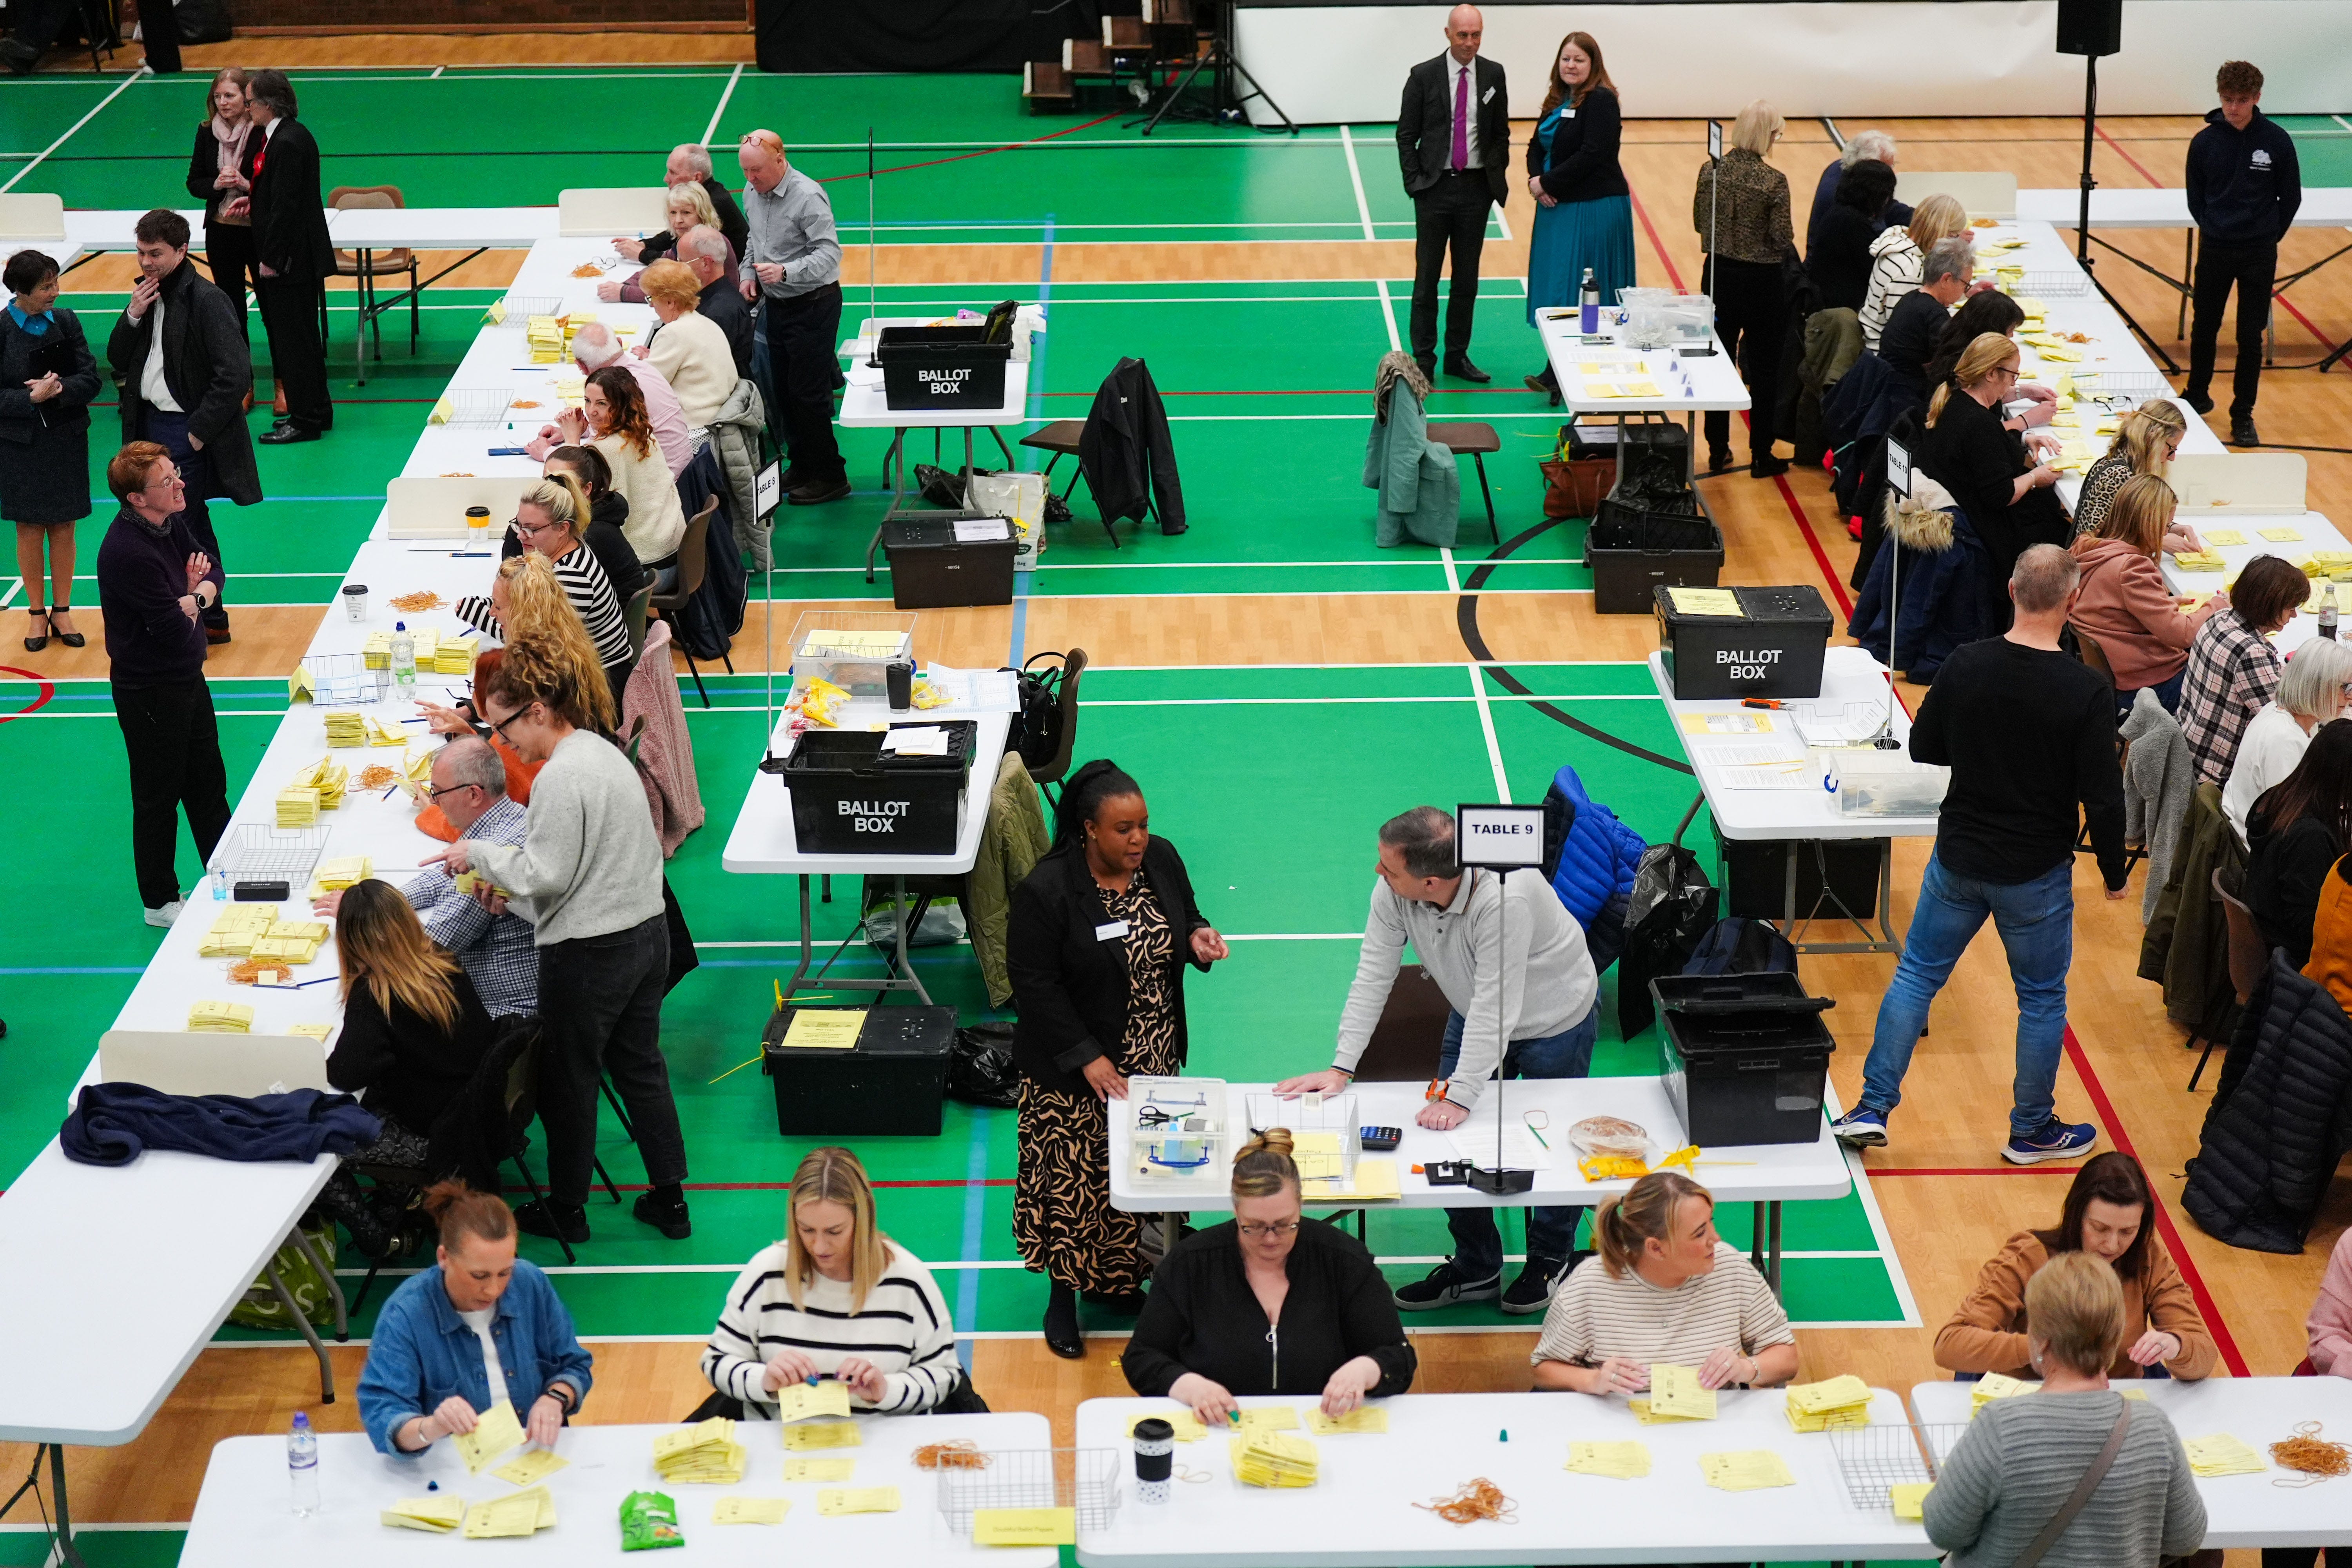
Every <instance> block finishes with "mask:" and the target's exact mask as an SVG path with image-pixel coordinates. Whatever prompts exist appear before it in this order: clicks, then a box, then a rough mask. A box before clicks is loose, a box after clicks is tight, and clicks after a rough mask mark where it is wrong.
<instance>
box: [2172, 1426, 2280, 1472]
mask: <svg viewBox="0 0 2352 1568" xmlns="http://www.w3.org/2000/svg"><path fill="white" fill-rule="evenodd" d="M2180 1447H2182V1449H2183V1450H2185V1451H2186V1452H2187V1453H2188V1455H2189V1468H2190V1469H2191V1470H2193V1471H2195V1472H2196V1473H2197V1474H2199V1475H2200V1476H2258V1475H2261V1474H2262V1473H2263V1471H2264V1470H2266V1469H2268V1468H2270V1467H2269V1466H2268V1465H2266V1464H2264V1463H2263V1457H2262V1456H2261V1455H2260V1454H2258V1453H2256V1452H2254V1450H2253V1449H2252V1448H2250V1447H2247V1446H2246V1445H2245V1444H2244V1443H2242V1442H2241V1441H2239V1440H2238V1439H2237V1438H2235V1437H2232V1436H2230V1435H2229V1434H2228V1433H2227V1432H2216V1433H2214V1434H2213V1435H2212V1436H2210V1437H2184V1438H2183V1439H2181V1443H2180Z"/></svg>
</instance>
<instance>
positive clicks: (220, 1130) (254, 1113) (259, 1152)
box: [58, 1083, 383, 1165]
mask: <svg viewBox="0 0 2352 1568" xmlns="http://www.w3.org/2000/svg"><path fill="white" fill-rule="evenodd" d="M382 1135H383V1122H382V1121H380V1120H378V1119H377V1118H376V1117H375V1116H373V1115H372V1114H370V1113H369V1112H368V1111H367V1110H364V1109H362V1107H361V1105H360V1102H359V1101H358V1100H354V1099H352V1097H351V1096H350V1095H348V1094H328V1093H325V1092H323V1091H321V1090H320V1089H295V1090H294V1091H293V1092H291V1093H289V1094H265V1095H261V1096H258V1097H257V1098H255V1099H252V1100H239V1099H237V1098H236V1096H235V1095H228V1094H201V1095H192V1094H165V1093H163V1091H162V1090H160V1089H149V1088H148V1087H147V1086H146V1085H144V1084H139V1083H93V1084H85V1085H84V1086H83V1087H82V1091H81V1098H80V1100H79V1101H77V1102H76V1104H75V1106H74V1110H73V1114H71V1115H70V1116H68V1117H67V1118H66V1121H65V1125H64V1126H63V1127H61V1128H59V1129H58V1142H59V1143H60V1144H62V1145H63V1146H64V1148H65V1152H66V1158H68V1160H74V1161H78V1162H79V1163H82V1164H85V1165H128V1164H129V1163H131V1161H133V1160H135V1159H137V1158H138V1157H139V1154H140V1152H141V1151H142V1150H144V1149H173V1150H178V1151H180V1152H183V1153H188V1154H209V1155H211V1156H212V1157H213V1158H215V1159H216V1160H247V1161H251V1160H303V1161H310V1160H315V1159H317V1158H318V1157H319V1156H320V1154H321V1153H332V1154H349V1153H352V1152H354V1151H356V1150H360V1149H363V1148H365V1147H367V1146H368V1145H369V1144H370V1143H373V1142H375V1141H376V1139H377V1138H379V1137H380V1136H382Z"/></svg>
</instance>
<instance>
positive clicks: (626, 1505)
mask: <svg viewBox="0 0 2352 1568" xmlns="http://www.w3.org/2000/svg"><path fill="white" fill-rule="evenodd" d="M685 1544H686V1532H685V1531H682V1530H680V1529H678V1527H677V1504H676V1503H675V1502H672V1501H671V1500H669V1499H668V1498H667V1497H665V1496H663V1495H662V1494H661V1493H660V1492H631V1493H630V1494H629V1495H628V1496H626V1497H625V1498H623V1499H622V1500H621V1550H622V1551H624V1552H650V1551H653V1550H654V1549H656V1547H662V1546H683V1545H685Z"/></svg>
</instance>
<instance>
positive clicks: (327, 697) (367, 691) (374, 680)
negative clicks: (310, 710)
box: [302, 653, 392, 704]
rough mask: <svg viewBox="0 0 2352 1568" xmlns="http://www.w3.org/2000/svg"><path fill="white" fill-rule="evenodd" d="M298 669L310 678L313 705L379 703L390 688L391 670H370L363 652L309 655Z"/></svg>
mask: <svg viewBox="0 0 2352 1568" xmlns="http://www.w3.org/2000/svg"><path fill="white" fill-rule="evenodd" d="M302 668H303V670H304V671H305V672H306V673H308V674H309V676H310V700H312V701H313V702H318V703H321V704H325V703H337V704H341V703H358V702H380V701H382V700H383V694H384V693H385V692H387V691H389V690H391V689H392V671H391V670H389V669H370V668H368V667H367V655H365V654H363V653H320V654H311V655H310V656H309V657H307V658H304V659H303V660H302Z"/></svg>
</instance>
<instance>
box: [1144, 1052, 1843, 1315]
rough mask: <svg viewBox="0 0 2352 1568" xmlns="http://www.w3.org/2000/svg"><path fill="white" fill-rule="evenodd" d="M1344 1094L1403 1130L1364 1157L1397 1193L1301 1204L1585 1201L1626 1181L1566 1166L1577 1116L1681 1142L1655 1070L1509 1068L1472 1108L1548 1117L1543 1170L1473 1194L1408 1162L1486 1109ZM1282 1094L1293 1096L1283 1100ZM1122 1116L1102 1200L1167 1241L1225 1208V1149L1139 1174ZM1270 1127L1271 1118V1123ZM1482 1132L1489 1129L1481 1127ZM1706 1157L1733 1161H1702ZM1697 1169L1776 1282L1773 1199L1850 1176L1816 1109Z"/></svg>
mask: <svg viewBox="0 0 2352 1568" xmlns="http://www.w3.org/2000/svg"><path fill="white" fill-rule="evenodd" d="M1273 1087H1274V1086H1273V1085H1272V1084H1268V1083H1229V1084H1227V1085H1226V1086H1225V1107H1226V1114H1227V1118H1228V1120H1229V1121H1230V1123H1231V1124H1233V1125H1234V1126H1239V1125H1241V1124H1243V1123H1244V1121H1247V1120H1250V1119H1249V1118H1248V1116H1247V1112H1246V1106H1247V1097H1248V1096H1251V1095H1267V1094H1270V1093H1271V1092H1272V1090H1273ZM1346 1092H1348V1093H1349V1094H1352V1095H1354V1096H1355V1098H1356V1120H1357V1121H1358V1122H1359V1123H1360V1124H1361V1125H1364V1126H1367V1127H1395V1128H1397V1129H1398V1130H1399V1131H1401V1133H1402V1140H1401V1141H1400V1142H1399V1143H1398V1145H1397V1147H1396V1150H1395V1152H1393V1153H1387V1154H1376V1155H1371V1156H1369V1157H1370V1158H1374V1159H1392V1160H1394V1161H1395V1162H1396V1172H1397V1185H1398V1188H1399V1189H1400V1195H1399V1196H1397V1197H1395V1198H1390V1199H1385V1200H1376V1201H1375V1202H1374V1203H1372V1204H1367V1203H1366V1202H1365V1201H1364V1200H1362V1199H1360V1198H1349V1197H1334V1198H1323V1197H1310V1198H1308V1199H1307V1204H1308V1206H1310V1207H1314V1208H1332V1209H1340V1210H1366V1211H1369V1210H1370V1208H1372V1207H1381V1208H1423V1209H1430V1208H1445V1209H1467V1208H1492V1209H1503V1208H1529V1207H1560V1208H1591V1207H1593V1206H1594V1205H1598V1204H1599V1203H1600V1202H1601V1200H1602V1199H1603V1198H1606V1197H1609V1196H1610V1195H1612V1194H1618V1193H1622V1192H1625V1191H1627V1190H1628V1189H1630V1188H1631V1187H1632V1186H1633V1183H1632V1182H1631V1181H1630V1180H1620V1181H1609V1182H1588V1181H1586V1180H1585V1179H1584V1174H1583V1173H1582V1172H1580V1171H1579V1170H1578V1169H1577V1166H1576V1153H1575V1151H1574V1150H1572V1149H1570V1147H1569V1145H1568V1141H1567V1137H1566V1130H1567V1129H1568V1128H1569V1127H1570V1125H1572V1124H1573V1123H1575V1122H1578V1121H1582V1120H1583V1119H1584V1118H1585V1117H1588V1116H1617V1117H1622V1118H1623V1119H1624V1120H1626V1121H1632V1122H1633V1123H1635V1124H1637V1125H1638V1126H1640V1127H1642V1128H1643V1130H1644V1131H1647V1132H1648V1133H1649V1134H1650V1137H1651V1140H1652V1141H1653V1142H1655V1143H1656V1144H1657V1145H1658V1148H1659V1151H1660V1152H1665V1151H1668V1150H1673V1149H1679V1148H1681V1147H1683V1145H1684V1144H1685V1143H1687V1142H1689V1141H1690V1140H1689V1138H1688V1136H1687V1135H1686V1132H1685V1129H1684V1127H1683V1124H1682V1118H1681V1117H1679V1116H1677V1115H1676V1114H1675V1108H1674V1101H1673V1100H1671V1099H1670V1098H1669V1097H1668V1095H1667V1092H1666V1087H1665V1080H1664V1079H1663V1078H1656V1077H1626V1078H1557V1079H1554V1078H1515V1079H1502V1080H1498V1081H1496V1082H1493V1083H1489V1084H1488V1085H1487V1086H1486V1091H1485V1094H1484V1095H1483V1097H1482V1109H1484V1108H1485V1107H1486V1106H1488V1105H1491V1104H1493V1103H1495V1102H1496V1100H1498V1099H1499V1100H1500V1101H1501V1103H1502V1104H1503V1106H1504V1108H1505V1109H1504V1114H1506V1115H1507V1116H1508V1117H1510V1118H1512V1119H1513V1121H1517V1120H1518V1119H1520V1118H1522V1117H1524V1116H1525V1115H1526V1114H1527V1113H1528V1112H1529V1111H1535V1110H1541V1111H1543V1112H1545V1113H1546V1114H1547V1117H1548V1122H1549V1126H1550V1127H1551V1128H1553V1129H1556V1130H1557V1131H1552V1132H1548V1133H1544V1134H1542V1136H1543V1137H1545V1138H1547V1139H1549V1142H1551V1144H1552V1145H1553V1148H1552V1153H1551V1163H1550V1165H1549V1168H1547V1169H1543V1170H1538V1171H1537V1172H1536V1173H1535V1185H1534V1187H1533V1188H1532V1189H1531V1190H1529V1191H1528V1192H1524V1193H1512V1194H1504V1195H1497V1194H1490V1193H1482V1192H1478V1191H1476V1190H1475V1189H1474V1188H1470V1187H1465V1186H1432V1185H1430V1183H1429V1178H1428V1176H1427V1175H1426V1174H1424V1173H1422V1172H1420V1171H1416V1170H1415V1169H1414V1168H1413V1167H1414V1166H1416V1165H1423V1166H1425V1165H1427V1164H1429V1163H1433V1162H1435V1161H1441V1160H1452V1159H1454V1140H1455V1139H1456V1138H1457V1137H1458V1138H1463V1139H1465V1148H1466V1147H1470V1146H1472V1145H1470V1144H1469V1143H1468V1142H1466V1140H1467V1139H1468V1138H1469V1137H1470V1136H1471V1135H1472V1132H1473V1131H1475V1129H1476V1128H1477V1127H1478V1126H1480V1125H1481V1123H1482V1121H1484V1122H1492V1121H1493V1120H1494V1117H1493V1115H1492V1114H1491V1112H1490V1113H1489V1114H1487V1115H1486V1116H1485V1117H1484V1118H1480V1117H1477V1116H1475V1114H1474V1116H1473V1118H1472V1120H1471V1121H1469V1122H1466V1123H1465V1124H1464V1127H1463V1128H1459V1129H1456V1130H1455V1131H1454V1132H1453V1133H1445V1132H1433V1131H1430V1130H1429V1129H1428V1128H1425V1127H1421V1126H1417V1125H1415V1124H1414V1121H1413V1117H1414V1115H1415V1114H1416V1113H1418V1112H1419V1111H1420V1110H1421V1109H1422V1103H1423V1101H1422V1086H1421V1085H1420V1084H1418V1083H1358V1084H1355V1085H1354V1086H1353V1087H1351V1088H1350V1089H1348V1090H1347V1091H1346ZM1293 1103H1297V1102H1296V1101H1294V1102H1293ZM1130 1120H1131V1118H1130V1117H1127V1116H1122V1115H1118V1114H1113V1115H1112V1116H1111V1118H1110V1137H1109V1144H1108V1150H1107V1154H1108V1159H1109V1162H1110V1202H1111V1206H1112V1207H1113V1208H1115V1209H1118V1210H1121V1211H1122V1212H1125V1213H1128V1214H1159V1215H1166V1216H1167V1219H1166V1221H1165V1224H1166V1226H1167V1227H1168V1229H1169V1232H1170V1234H1169V1244H1170V1245H1171V1246H1173V1245H1174V1243H1175V1234H1174V1232H1175V1224H1176V1220H1175V1216H1176V1215H1178V1214H1180V1213H1188V1212H1190V1213H1199V1212H1207V1213H1212V1214H1224V1213H1229V1212H1230V1211H1231V1210H1232V1208H1233V1204H1234V1200H1233V1194H1232V1190H1231V1186H1230V1180H1231V1169H1232V1159H1231V1153H1230V1151H1229V1150H1228V1151H1227V1152H1226V1153H1225V1156H1224V1157H1223V1158H1222V1159H1219V1160H1216V1161H1213V1162H1212V1163H1210V1164H1209V1165H1208V1166H1207V1167H1205V1168H1203V1169H1202V1171H1201V1172H1200V1173H1198V1174H1197V1175H1194V1176H1151V1177H1144V1176H1139V1175H1138V1174H1136V1173H1135V1169H1134V1162H1133V1160H1132V1159H1131V1158H1130V1156H1129V1142H1130V1138H1129V1133H1130V1131H1131V1129H1130V1128H1129V1121H1130ZM1275 1124H1276V1125H1279V1123H1278V1122H1276V1123H1275ZM1486 1135H1487V1136H1488V1137H1489V1138H1491V1137H1492V1136H1493V1133H1492V1131H1488V1132H1487V1134H1486ZM1710 1160H1719V1161H1725V1162H1736V1163H1723V1164H1709V1163H1706V1162H1708V1161H1710ZM1697 1176H1698V1179H1699V1180H1700V1181H1701V1182H1702V1183H1704V1184H1705V1185H1706V1189H1707V1191H1709V1192H1711V1193H1713V1194H1715V1197H1716V1201H1717V1203H1734V1204H1738V1203H1744V1204H1755V1205H1758V1206H1759V1209H1760V1211H1761V1212H1760V1214H1759V1218H1758V1223H1757V1225H1756V1226H1755V1231H1754V1235H1753V1237H1752V1239H1751V1243H1750V1246H1749V1248H1748V1255H1749V1257H1750V1258H1751V1259H1752V1260H1753V1261H1754V1262H1755V1264H1756V1268H1757V1269H1758V1271H1759V1273H1761V1274H1762V1275H1763V1276H1764V1278H1765V1279H1766V1280H1767V1281H1768V1282H1769V1283H1770V1285H1771V1286H1772V1288H1773V1289H1774V1290H1775V1291H1778V1290H1779V1289H1780V1205H1781V1204H1782V1203H1783V1202H1787V1201H1790V1200H1795V1201H1800V1202H1802V1201H1809V1200H1820V1199H1825V1198H1840V1197H1843V1196H1844V1195H1845V1194H1847V1192H1849V1191H1850V1190H1852V1188H1853V1175H1852V1174H1851V1173H1850V1172H1849V1171H1848V1169H1847V1166H1846V1155H1845V1151H1844V1150H1843V1148H1842V1147H1841V1146H1840V1145H1839V1143H1838V1142H1837V1140H1836V1139H1834V1138H1832V1137H1831V1136H1830V1130H1829V1122H1828V1121H1827V1119H1826V1118H1824V1119H1823V1120H1822V1122H1821V1124H1820V1126H1819V1128H1818V1130H1817V1131H1816V1132H1815V1135H1814V1137H1813V1140H1812V1142H1809V1143H1756V1144H1743V1145H1740V1146H1738V1147H1726V1148H1722V1149H1715V1148H1710V1149H1707V1150H1706V1151H1704V1152H1702V1153H1701V1155H1700V1164H1699V1168H1698V1171H1697Z"/></svg>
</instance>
